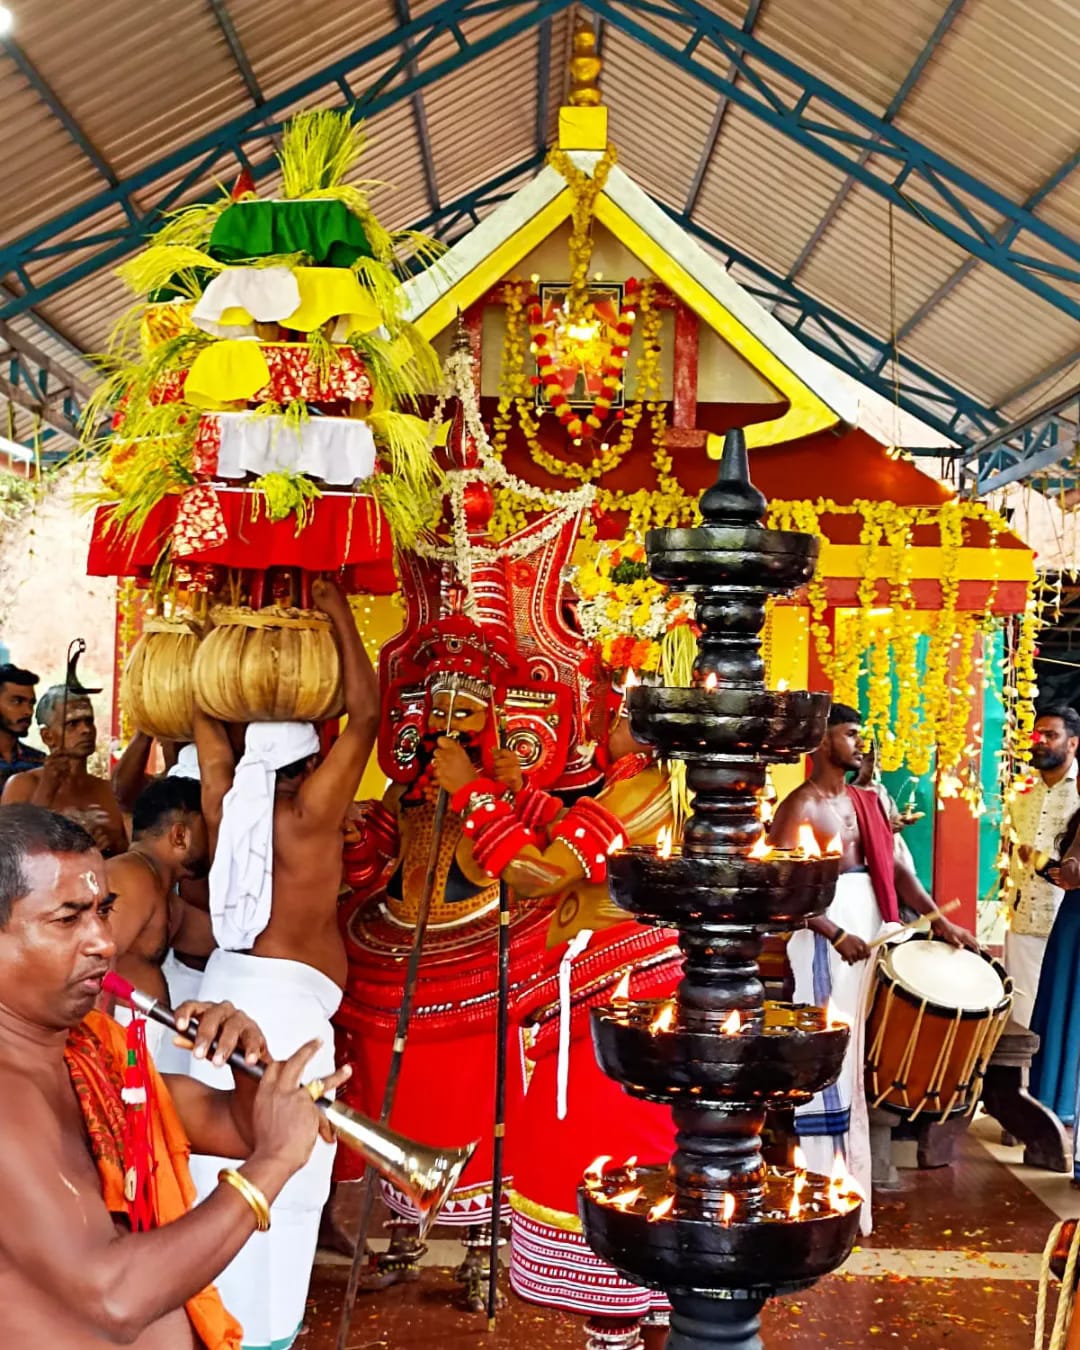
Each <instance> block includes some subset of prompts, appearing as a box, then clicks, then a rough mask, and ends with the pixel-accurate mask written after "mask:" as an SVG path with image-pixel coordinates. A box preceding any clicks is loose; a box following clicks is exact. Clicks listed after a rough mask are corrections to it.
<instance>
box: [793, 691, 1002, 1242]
mask: <svg viewBox="0 0 1080 1350" xmlns="http://www.w3.org/2000/svg"><path fill="white" fill-rule="evenodd" d="M862 761H863V748H862V719H861V717H860V716H859V713H858V712H857V711H856V710H855V709H854V708H849V707H847V706H846V705H845V704H843V703H834V704H833V706H832V708H831V710H830V712H829V722H828V726H827V728H826V731H825V737H824V739H823V740H822V742H821V745H820V747H819V748H818V749H817V750H816V751H815V752H814V754H813V755H812V756H811V765H812V769H811V773H810V777H809V778H808V779H807V780H806V782H805V783H802V784H800V785H799V787H797V788H796V789H795V791H794V792H792V793H791V794H790V795H789V796H788V797H786V798H785V799H784V800H783V802H781V804H780V806H779V807H778V808H777V812H776V817H775V819H774V820H773V824H772V828H771V829H770V831H769V842H770V843H771V844H772V845H773V846H774V847H775V848H794V847H796V845H797V844H798V842H799V838H798V834H799V827H800V826H802V825H806V824H808V825H810V826H811V828H812V829H813V831H814V834H815V836H816V837H817V841H818V844H819V846H820V847H822V848H828V847H829V846H830V845H832V846H835V843H836V841H837V840H839V841H840V846H841V848H842V850H843V858H842V861H841V863H840V877H839V880H838V881H837V883H836V893H835V895H834V896H833V900H832V903H831V904H830V906H829V908H828V911H827V913H826V914H825V915H823V916H822V917H821V918H819V919H811V920H810V921H809V923H808V924H807V927H806V928H805V929H804V930H802V931H801V932H798V933H795V934H793V935H792V938H791V940H790V942H789V943H788V960H789V961H790V963H791V968H792V971H793V973H794V975H795V1002H796V1003H814V1004H817V1005H818V1006H819V1007H825V1006H826V1005H827V1004H831V1006H832V1009H833V1012H834V1013H835V1014H837V1015H838V1016H839V1017H841V1018H843V1020H844V1021H846V1022H848V1023H849V1024H850V1026H851V1039H850V1041H849V1042H848V1049H847V1054H846V1055H845V1056H844V1066H843V1069H842V1070H841V1072H840V1077H839V1079H838V1080H837V1082H836V1083H835V1084H833V1085H832V1086H831V1087H827V1088H826V1089H825V1090H824V1091H823V1092H820V1093H818V1094H817V1096H816V1097H814V1099H813V1100H812V1101H811V1102H808V1103H807V1104H806V1105H805V1106H800V1107H798V1108H797V1109H796V1112H795V1125H796V1129H797V1130H798V1132H799V1142H800V1144H801V1145H802V1148H803V1151H804V1152H805V1154H806V1156H807V1160H808V1162H809V1165H810V1168H811V1170H812V1171H815V1172H823V1173H824V1174H825V1175H826V1176H827V1175H828V1174H829V1173H830V1172H831V1171H832V1168H833V1161H834V1156H835V1154H837V1153H841V1154H843V1156H844V1158H845V1161H846V1163H847V1167H848V1170H849V1171H850V1172H851V1173H852V1174H853V1175H854V1177H855V1179H856V1180H857V1181H858V1182H859V1184H860V1185H861V1187H862V1190H863V1193H864V1194H865V1195H866V1197H867V1203H866V1204H865V1205H864V1206H863V1223H864V1231H866V1232H869V1221H870V1204H869V1199H870V1123H869V1118H868V1113H867V1106H866V1094H865V1091H864V1089H863V1040H864V1030H865V1025H866V995H867V992H868V986H869V982H870V980H871V978H872V976H873V962H872V961H871V960H870V959H869V958H870V956H871V954H872V953H871V949H870V946H869V944H870V943H871V942H873V940H874V939H875V938H876V937H878V936H880V935H881V934H882V933H883V932H884V931H885V929H886V927H887V925H888V924H890V923H892V924H895V923H896V922H897V920H898V917H899V914H898V909H899V906H898V900H902V901H903V902H904V904H905V905H908V906H909V907H910V908H911V909H913V910H915V911H916V913H919V914H927V913H931V912H932V911H933V910H934V908H935V906H934V902H933V900H931V898H930V896H929V895H928V894H927V893H926V891H925V890H924V889H923V886H922V884H921V883H920V881H919V879H918V877H916V875H915V873H914V872H913V871H912V870H911V868H910V867H909V866H908V865H907V864H906V862H904V861H902V860H901V859H899V858H898V857H897V855H896V853H895V850H894V841H893V832H892V826H891V824H890V823H889V819H888V817H887V816H886V814H885V809H884V807H883V806H882V804H881V799H880V798H879V797H878V796H877V794H876V793H874V792H871V791H868V790H866V789H864V788H854V787H849V786H848V783H847V774H848V773H857V772H858V770H859V768H860V767H861V765H862ZM933 928H934V932H935V933H936V934H937V936H938V937H942V938H944V939H945V940H946V941H948V942H951V943H953V944H954V945H955V946H961V945H964V946H970V947H973V948H975V947H976V945H977V944H976V942H975V939H974V938H973V937H972V936H971V934H970V933H966V932H965V931H964V930H963V929H962V928H958V927H957V926H956V925H955V924H953V923H950V922H949V920H948V919H945V918H940V917H939V918H935V919H934V921H933Z"/></svg>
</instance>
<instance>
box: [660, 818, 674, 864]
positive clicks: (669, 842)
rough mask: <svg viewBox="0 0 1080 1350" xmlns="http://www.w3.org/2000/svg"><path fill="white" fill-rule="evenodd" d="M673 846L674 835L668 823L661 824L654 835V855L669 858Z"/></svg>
mask: <svg viewBox="0 0 1080 1350" xmlns="http://www.w3.org/2000/svg"><path fill="white" fill-rule="evenodd" d="M673 847H674V837H673V834H672V830H671V826H670V825H661V826H660V829H659V831H658V832H657V835H656V856H657V857H658V858H670V857H671V850H672V848H673Z"/></svg>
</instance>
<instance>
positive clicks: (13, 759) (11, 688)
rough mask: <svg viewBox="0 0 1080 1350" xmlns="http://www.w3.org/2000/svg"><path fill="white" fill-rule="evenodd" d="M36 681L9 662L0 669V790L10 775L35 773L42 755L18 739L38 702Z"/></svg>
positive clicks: (42, 758)
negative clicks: (27, 771) (29, 770)
mask: <svg viewBox="0 0 1080 1350" xmlns="http://www.w3.org/2000/svg"><path fill="white" fill-rule="evenodd" d="M37 682H38V677H37V676H36V675H34V674H32V673H31V672H30V671H29V670H20V669H19V667H18V666H13V665H12V664H11V662H10V661H8V662H5V663H4V664H3V665H0V788H3V786H4V783H5V781H6V780H7V779H8V778H10V777H11V776H12V774H16V773H22V772H23V771H24V770H26V769H36V768H38V766H39V765H40V764H42V763H43V762H44V760H45V753H44V751H42V750H36V749H35V748H34V747H33V746H32V745H24V744H23V742H22V741H21V740H20V739H19V737H20V736H25V735H26V733H27V732H28V731H29V730H30V723H31V722H32V721H33V718H34V704H35V703H36V702H37V693H36V691H35V685H36V684H37Z"/></svg>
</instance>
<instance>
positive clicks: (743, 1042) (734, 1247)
mask: <svg viewBox="0 0 1080 1350" xmlns="http://www.w3.org/2000/svg"><path fill="white" fill-rule="evenodd" d="M700 505H701V514H702V518H703V524H702V525H701V526H699V527H697V528H691V529H671V530H655V531H652V532H650V534H649V536H648V538H647V548H648V554H649V563H650V568H651V571H652V574H653V576H654V577H655V578H656V579H657V580H659V581H662V582H663V583H664V584H666V585H669V586H671V587H673V588H674V589H675V590H677V591H689V592H691V593H693V595H694V596H695V599H696V604H697V621H698V623H699V624H700V625H701V628H702V634H701V638H700V643H699V651H698V656H697V659H696V662H695V666H694V685H693V687H690V688H681V689H678V688H676V689H673V688H649V687H647V686H642V687H639V688H637V689H634V690H633V691H632V692H631V694H630V718H631V726H632V728H633V730H634V733H635V735H636V736H638V737H639V738H640V739H642V740H645V741H647V742H649V743H651V744H652V745H653V746H655V747H656V748H657V750H658V751H659V752H660V753H662V754H664V755H665V756H670V757H672V758H674V759H680V760H683V761H685V762H686V765H687V780H688V785H689V787H690V788H691V789H692V790H693V792H694V794H695V795H694V799H693V813H692V815H691V816H690V818H689V820H688V821H687V823H686V827H685V831H684V834H683V838H682V842H681V846H680V847H678V848H676V849H672V848H671V847H670V844H668V845H667V846H666V847H653V848H636V849H630V850H627V851H625V852H623V853H621V854H618V855H616V856H615V857H614V858H613V859H612V861H611V869H610V884H611V889H612V895H613V897H614V898H615V899H616V900H617V902H618V903H619V904H621V905H622V906H624V907H625V908H626V909H627V910H628V911H630V912H631V913H634V914H636V915H637V917H638V918H639V919H640V920H641V921H643V922H645V923H651V924H661V925H671V926H673V927H676V928H677V929H678V930H679V941H680V946H681V947H682V950H683V953H684V957H685V965H684V972H683V979H682V982H681V984H680V985H679V989H678V994H677V997H676V998H675V999H674V1000H673V1001H669V1002H664V1003H662V1004H657V1003H656V1002H655V1001H642V1000H634V999H632V998H626V999H623V1000H620V1001H619V1002H617V1003H615V1004H613V1005H611V1006H609V1007H607V1008H601V1009H597V1010H596V1011H594V1013H593V1038H594V1044H595V1048H596V1053H597V1057H598V1060H599V1062H600V1065H601V1067H602V1068H603V1069H604V1070H605V1072H607V1073H608V1074H609V1075H610V1076H611V1077H612V1078H614V1079H616V1080H617V1081H618V1082H620V1083H621V1084H622V1085H623V1087H624V1088H625V1089H626V1091H628V1092H629V1093H631V1094H632V1095H634V1096H638V1097H644V1098H646V1099H648V1100H651V1101H658V1102H666V1103H668V1104H670V1106H671V1109H672V1115H673V1118H674V1123H675V1126H676V1129H677V1131H678V1134H677V1151H676V1153H675V1155H674V1156H673V1158H672V1159H671V1162H670V1164H669V1166H668V1167H666V1168H662V1167H661V1168H644V1167H638V1166H637V1165H636V1163H635V1162H634V1161H633V1160H630V1161H628V1162H625V1163H624V1162H620V1161H619V1160H617V1159H612V1158H603V1157H602V1158H600V1159H598V1160H597V1162H596V1163H595V1164H594V1165H593V1167H592V1168H591V1169H590V1170H589V1172H588V1173H587V1174H586V1177H585V1181H584V1184H583V1186H582V1189H581V1193H580V1211H581V1218H582V1222H583V1224H584V1229H585V1234H586V1237H587V1239H588V1241H589V1243H590V1245H591V1246H592V1247H593V1249H594V1250H595V1251H596V1252H597V1253H598V1254H599V1255H600V1256H602V1257H603V1258H604V1259H606V1260H608V1261H610V1262H611V1263H612V1264H613V1265H615V1266H616V1267H617V1268H618V1269H619V1270H621V1271H623V1272H624V1273H625V1274H626V1275H627V1277H628V1278H629V1279H632V1280H635V1281H637V1282H639V1283H643V1284H647V1285H651V1286H653V1287H656V1288H661V1289H664V1290H665V1291H666V1292H667V1293H668V1296H669V1297H670V1299H671V1302H672V1308H673V1312H672V1319H671V1336H670V1339H669V1341H668V1346H669V1350H706V1347H718V1346H725V1347H729V1348H731V1350H753V1348H754V1347H760V1344H761V1342H760V1340H759V1338H758V1334H757V1332H758V1312H759V1310H760V1308H761V1306H762V1304H763V1303H764V1302H765V1300H766V1299H767V1298H768V1297H770V1296H771V1295H773V1294H777V1293H783V1292H788V1291H791V1290H796V1289H800V1288H803V1287H805V1286H806V1285H808V1284H811V1283H813V1282H814V1281H815V1280H816V1279H818V1278H819V1277H820V1276H822V1275H824V1274H826V1273H828V1272H829V1271H831V1270H834V1269H835V1268H836V1267H837V1266H839V1265H840V1264H841V1262H842V1261H843V1260H844V1259H845V1257H846V1256H847V1255H848V1253H849V1252H850V1250H851V1246H852V1243H853V1242H854V1240H855V1236H856V1232H857V1227H858V1218H859V1204H860V1197H859V1196H858V1194H857V1192H856V1190H855V1188H854V1185H853V1183H852V1182H850V1181H849V1180H848V1179H847V1177H846V1176H845V1175H844V1174H843V1169H842V1164H841V1166H840V1168H839V1169H838V1171H837V1173H836V1174H834V1176H833V1177H822V1176H815V1175H808V1174H807V1173H806V1171H805V1170H804V1169H802V1168H800V1167H799V1166H798V1163H797V1160H796V1163H795V1165H794V1166H792V1167H777V1166H771V1165H767V1164H766V1162H765V1160H764V1158H763V1156H762V1148H761V1132H762V1127H763V1124H764V1120H765V1112H766V1108H767V1107H770V1106H772V1107H775V1106H780V1105H783V1104H786V1103H792V1102H795V1101H798V1100H800V1099H802V1098H803V1097H804V1096H805V1095H806V1094H810V1093H813V1092H816V1091H820V1090H821V1089H822V1088H824V1087H825V1086H827V1085H828V1084H829V1083H830V1082H832V1081H833V1079H834V1078H835V1076H836V1074H837V1072H838V1071H839V1068H840V1064H841V1061H842V1058H843V1054H844V1050H845V1047H846V1045H847V1041H848V1036H849V1028H848V1027H847V1026H846V1025H842V1024H834V1023H833V1022H832V1021H831V1019H830V1016H829V1013H828V1011H827V1010H826V1009H822V1008H812V1007H805V1006H789V1005H783V1004H771V1003H765V1001H764V995H763V988H762V984H761V981H760V979H759V975H758V966H757V957H758V952H759V949H760V945H761V939H762V935H763V934H765V933H768V932H770V931H776V930H785V931H786V930H790V929H791V928H792V927H796V926H798V925H800V924H802V923H803V922H804V921H805V920H807V919H809V918H811V917H814V916H816V915H820V914H823V913H824V912H825V910H826V908H827V906H828V904H829V901H830V900H831V898H832V892H833V887H834V885H835V883H836V878H837V874H838V869H839V855H838V853H837V856H829V855H828V854H826V856H821V855H820V853H819V850H818V848H817V846H816V844H814V845H812V846H811V841H810V840H809V839H808V840H807V846H806V847H805V849H803V850H800V851H798V852H795V853H790V854H775V853H773V852H772V851H771V850H770V849H768V848H767V846H766V844H765V838H764V827H763V824H762V820H761V796H762V793H763V790H764V787H765V777H766V767H767V765H769V764H773V763H777V762H781V761H785V760H791V759H793V758H794V757H796V756H798V755H800V754H802V753H804V752H806V751H809V750H811V749H813V748H814V747H815V746H817V745H818V744H819V743H820V741H821V738H822V735H823V732H824V727H825V719H826V717H827V714H828V707H829V697H828V695H827V694H820V693H803V692H799V691H770V690H767V689H766V688H765V682H764V665H763V662H762V656H761V650H760V633H761V629H762V627H763V625H764V617H765V605H766V600H767V598H768V597H770V596H776V595H781V594H784V593H786V592H789V591H791V590H793V589H794V588H795V587H797V586H800V585H803V584H805V582H806V580H807V578H808V577H809V576H810V575H811V574H812V572H813V568H814V563H815V555H816V552H817V543H816V541H815V540H814V539H813V538H812V537H809V536H807V535H802V534H795V533H790V532H781V531H777V530H769V529H764V528H762V527H761V525H760V521H761V519H762V517H763V516H764V514H765V509H766V503H765V498H764V497H763V496H762V495H761V494H760V493H759V492H757V491H756V490H755V489H754V488H753V487H752V486H751V484H750V482H749V477H748V472H747V461H746V451H745V442H744V439H743V436H742V433H741V431H732V432H729V433H728V436H727V439H726V443H725V449H724V456H723V460H722V463H721V469H720V477H719V481H718V482H717V484H716V485H715V486H714V487H712V488H710V489H709V490H708V491H707V492H705V493H704V495H703V496H702V499H701V503H700Z"/></svg>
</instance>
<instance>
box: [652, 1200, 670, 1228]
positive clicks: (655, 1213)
mask: <svg viewBox="0 0 1080 1350" xmlns="http://www.w3.org/2000/svg"><path fill="white" fill-rule="evenodd" d="M674 1206H675V1197H674V1196H673V1195H665V1196H664V1198H663V1200H658V1201H657V1202H656V1204H655V1205H653V1207H652V1209H650V1210H649V1223H658V1222H659V1221H660V1220H661V1219H664V1218H666V1217H667V1216H668V1215H669V1214H670V1213H671V1211H672V1209H673V1208H674Z"/></svg>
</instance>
